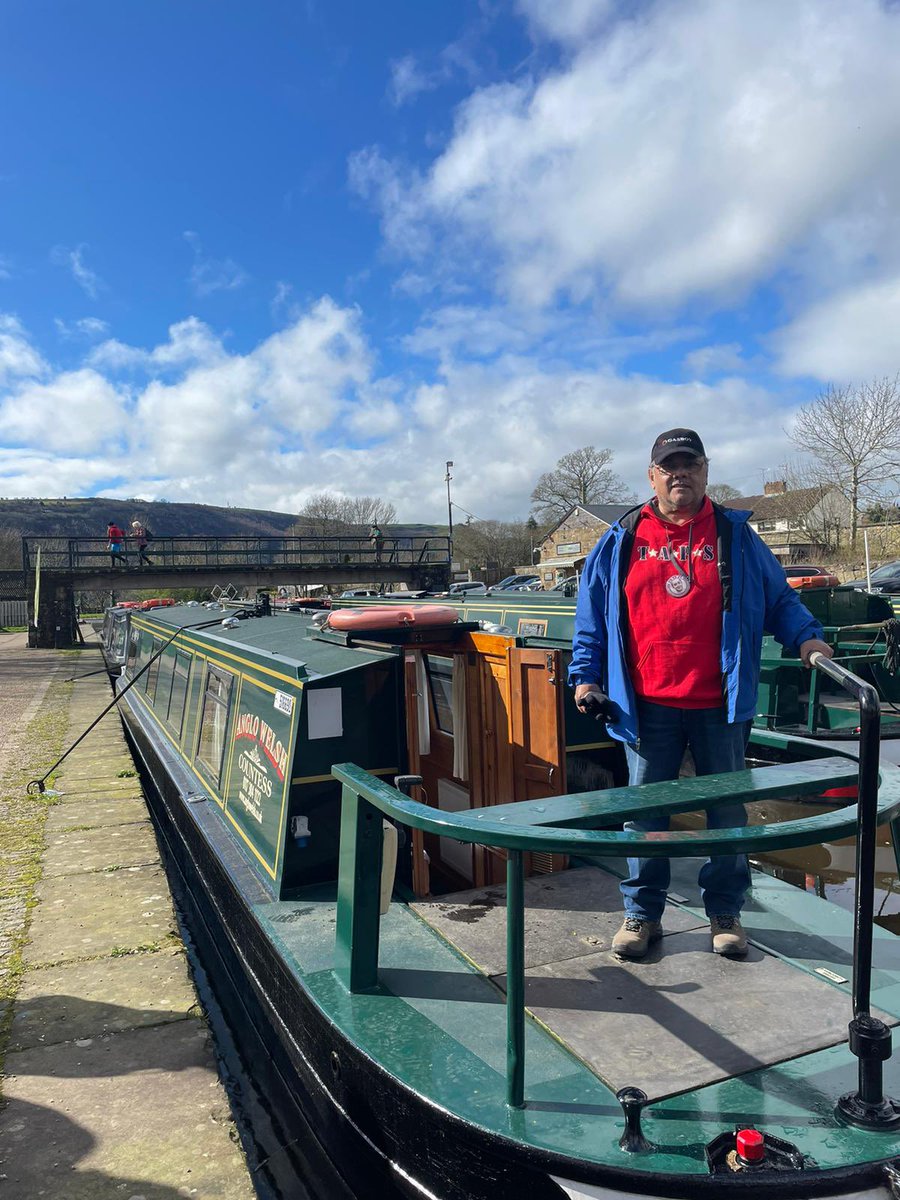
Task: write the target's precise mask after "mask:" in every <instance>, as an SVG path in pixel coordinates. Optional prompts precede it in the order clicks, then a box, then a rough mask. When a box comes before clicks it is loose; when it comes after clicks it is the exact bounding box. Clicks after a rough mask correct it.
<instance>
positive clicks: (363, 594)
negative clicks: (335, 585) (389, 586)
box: [341, 588, 381, 600]
mask: <svg viewBox="0 0 900 1200" xmlns="http://www.w3.org/2000/svg"><path fill="white" fill-rule="evenodd" d="M380 595H381V592H373V591H372V589H371V588H350V589H349V590H348V591H346V592H341V599H342V600H368V599H369V597H370V596H380Z"/></svg>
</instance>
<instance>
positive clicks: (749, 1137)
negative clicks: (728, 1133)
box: [737, 1129, 766, 1162]
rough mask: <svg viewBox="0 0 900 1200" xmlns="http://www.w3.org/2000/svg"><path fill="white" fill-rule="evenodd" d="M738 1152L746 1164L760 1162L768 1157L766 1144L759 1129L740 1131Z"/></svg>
mask: <svg viewBox="0 0 900 1200" xmlns="http://www.w3.org/2000/svg"><path fill="white" fill-rule="evenodd" d="M737 1152H738V1154H739V1155H740V1156H741V1158H742V1159H743V1160H744V1162H760V1161H761V1160H762V1159H764V1158H765V1157H766V1144H765V1139H764V1138H763V1135H762V1134H761V1133H760V1132H759V1130H758V1129H739V1130H738V1134H737Z"/></svg>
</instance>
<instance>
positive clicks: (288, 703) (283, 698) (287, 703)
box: [275, 692, 294, 716]
mask: <svg viewBox="0 0 900 1200" xmlns="http://www.w3.org/2000/svg"><path fill="white" fill-rule="evenodd" d="M275 707H276V708H277V709H278V711H279V712H283V713H286V714H287V716H290V715H291V713H292V712H293V711H294V697H293V696H289V695H288V694H287V692H276V693H275Z"/></svg>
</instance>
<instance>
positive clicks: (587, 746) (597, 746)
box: [566, 741, 616, 752]
mask: <svg viewBox="0 0 900 1200" xmlns="http://www.w3.org/2000/svg"><path fill="white" fill-rule="evenodd" d="M615 744H616V743H615V742H614V741H608V742H582V743H581V744H580V745H578V746H566V751H567V752H568V751H569V750H608V749H609V748H610V746H614V745H615Z"/></svg>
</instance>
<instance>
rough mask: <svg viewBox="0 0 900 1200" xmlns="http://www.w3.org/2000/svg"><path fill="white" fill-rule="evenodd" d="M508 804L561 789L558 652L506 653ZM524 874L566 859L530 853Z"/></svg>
mask: <svg viewBox="0 0 900 1200" xmlns="http://www.w3.org/2000/svg"><path fill="white" fill-rule="evenodd" d="M509 682H510V697H509V698H510V706H509V715H510V735H511V737H510V740H511V742H512V753H513V795H512V799H513V800H542V799H544V798H545V797H546V796H561V795H563V794H564V793H565V790H566V733H565V717H564V708H563V688H564V687H565V675H564V673H563V665H562V655H561V653H560V651H559V650H535V649H520V648H517V647H514V646H511V647H510V650H509ZM527 859H528V860H530V861H526V870H530V871H532V872H541V873H545V872H548V871H559V870H562V868H563V867H565V865H566V861H567V860H566V856H565V855H562V854H531V855H528V856H527Z"/></svg>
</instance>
